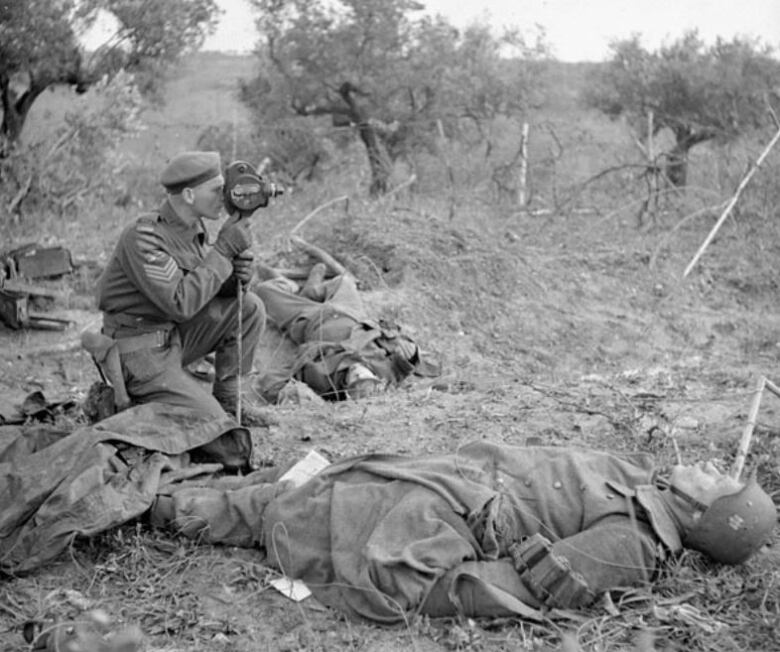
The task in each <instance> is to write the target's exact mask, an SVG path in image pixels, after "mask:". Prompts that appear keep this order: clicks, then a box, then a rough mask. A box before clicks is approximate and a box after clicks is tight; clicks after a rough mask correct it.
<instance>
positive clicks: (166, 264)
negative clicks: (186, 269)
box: [144, 254, 179, 283]
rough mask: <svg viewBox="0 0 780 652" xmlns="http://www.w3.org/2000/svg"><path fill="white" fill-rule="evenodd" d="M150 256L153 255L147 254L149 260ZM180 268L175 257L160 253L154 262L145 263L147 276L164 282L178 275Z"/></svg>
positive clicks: (168, 281)
mask: <svg viewBox="0 0 780 652" xmlns="http://www.w3.org/2000/svg"><path fill="white" fill-rule="evenodd" d="M149 258H151V256H147V260H148V259H149ZM178 269H179V268H178V267H177V265H176V263H175V262H174V261H173V258H171V257H170V256H167V255H165V254H158V256H156V257H155V260H154V262H149V263H144V272H145V273H146V276H147V277H148V278H149V279H150V280H152V281H161V282H163V283H170V282H171V281H172V280H173V277H174V276H176V272H177V271H178Z"/></svg>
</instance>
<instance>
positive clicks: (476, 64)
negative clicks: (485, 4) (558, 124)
mask: <svg viewBox="0 0 780 652" xmlns="http://www.w3.org/2000/svg"><path fill="white" fill-rule="evenodd" d="M250 1H251V2H252V4H253V5H254V7H255V8H256V9H257V11H258V14H259V19H258V28H259V31H260V34H261V35H262V40H261V43H260V47H259V48H258V56H259V58H260V61H261V68H262V72H261V73H260V75H259V76H258V78H257V79H255V80H253V81H252V82H251V83H247V84H245V85H244V88H243V99H244V100H245V102H246V103H247V104H248V105H249V106H250V107H251V108H252V109H253V111H254V112H255V114H256V115H257V116H258V118H259V119H262V120H264V121H265V122H266V123H267V122H268V120H269V119H278V118H280V117H283V116H297V117H298V118H306V117H309V118H311V117H312V116H328V117H329V118H330V120H331V121H332V123H333V124H334V125H336V126H342V127H350V128H351V129H353V130H354V132H355V133H356V134H357V136H358V137H359V138H360V141H361V142H362V144H363V146H364V147H365V151H366V154H367V160H368V165H369V167H370V171H371V182H370V187H369V192H370V194H371V195H372V196H376V195H381V194H383V193H384V192H386V191H387V190H388V183H389V175H390V169H391V165H392V162H393V160H395V159H396V158H398V157H399V156H403V155H404V154H408V153H409V152H410V149H412V148H414V147H424V146H430V144H431V142H432V141H433V135H434V134H435V133H436V130H437V129H442V128H443V129H451V130H454V129H455V128H456V127H457V126H458V124H459V123H460V122H461V121H463V120H465V119H470V120H472V121H474V122H475V123H478V124H481V123H482V122H483V121H485V120H489V119H490V118H492V117H494V116H495V115H496V114H497V113H502V112H504V113H513V112H517V111H520V110H522V107H523V106H524V105H525V103H526V101H527V97H528V95H529V92H530V90H529V81H528V79H526V78H524V77H523V74H522V72H520V68H519V67H517V66H514V67H511V66H506V65H505V59H506V57H507V56H512V55H514V56H515V57H528V58H532V57H533V56H535V55H536V54H539V53H541V52H542V51H543V50H540V49H536V44H535V45H534V46H533V47H529V46H527V45H526V44H525V42H524V41H523V39H522V38H520V36H519V35H518V34H517V33H516V32H505V33H504V34H502V35H501V36H493V35H492V34H491V32H490V30H489V29H488V28H487V27H484V26H482V27H480V26H473V27H471V28H469V29H466V30H464V31H459V30H457V29H455V28H454V27H453V26H452V25H451V24H449V23H448V22H447V21H446V20H445V19H443V18H442V17H429V16H426V15H422V14H421V11H422V9H423V8H424V7H423V5H422V4H420V3H418V2H415V1H414V0H332V1H326V0H250Z"/></svg>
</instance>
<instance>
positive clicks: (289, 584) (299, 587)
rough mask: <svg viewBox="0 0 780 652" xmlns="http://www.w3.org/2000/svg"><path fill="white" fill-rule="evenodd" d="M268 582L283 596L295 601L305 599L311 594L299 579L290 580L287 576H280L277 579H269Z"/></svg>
mask: <svg viewBox="0 0 780 652" xmlns="http://www.w3.org/2000/svg"><path fill="white" fill-rule="evenodd" d="M270 584H271V586H273V587H274V588H275V589H276V590H277V591H279V593H281V594H282V595H283V596H285V597H286V598H290V600H295V602H300V601H301V600H305V599H306V598H308V597H309V596H310V595H311V591H309V587H308V586H306V585H305V584H304V583H303V582H301V580H291V579H290V578H289V577H280V578H279V579H276V580H271V582H270Z"/></svg>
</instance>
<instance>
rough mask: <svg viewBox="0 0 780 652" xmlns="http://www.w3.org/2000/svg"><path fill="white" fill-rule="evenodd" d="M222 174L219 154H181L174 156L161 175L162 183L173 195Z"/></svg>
mask: <svg viewBox="0 0 780 652" xmlns="http://www.w3.org/2000/svg"><path fill="white" fill-rule="evenodd" d="M220 174H222V165H221V161H220V157H219V152H197V151H195V152H181V153H180V154H177V155H176V156H174V157H173V158H172V159H171V160H170V161H169V162H168V165H166V166H165V169H164V170H163V171H162V174H161V175H160V183H161V184H162V185H163V186H165V189H166V190H167V191H168V192H170V193H173V194H176V193H179V192H181V191H182V190H184V189H185V188H194V187H195V186H198V185H200V184H201V183H203V182H204V181H208V180H209V179H213V178H214V177H217V176H219V175H220Z"/></svg>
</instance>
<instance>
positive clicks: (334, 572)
mask: <svg viewBox="0 0 780 652" xmlns="http://www.w3.org/2000/svg"><path fill="white" fill-rule="evenodd" d="M269 480H271V478H270V477H269V475H268V473H267V472H265V473H264V474H262V475H261V476H256V478H255V479H254V480H253V479H252V478H251V477H250V478H248V479H247V484H246V485H245V486H242V487H241V488H225V489H224V490H222V489H220V488H219V487H218V486H212V487H208V488H206V487H186V486H182V487H181V488H179V489H178V490H176V489H174V490H171V491H170V492H168V493H167V494H166V495H162V496H160V497H159V498H158V501H157V503H156V505H155V506H154V508H153V510H152V517H153V520H154V521H155V522H156V523H158V524H164V525H166V526H168V527H172V528H173V529H174V530H176V531H177V532H181V533H183V534H185V535H187V536H192V537H197V538H199V539H203V540H205V541H209V542H224V543H228V544H230V545H240V546H248V547H254V546H260V547H262V548H264V549H265V551H266V554H267V555H268V557H269V561H270V563H271V564H273V565H276V566H277V567H279V568H280V569H281V570H282V571H283V572H284V573H286V574H287V575H289V576H291V577H295V578H300V579H302V580H303V581H305V582H306V583H307V584H308V585H309V586H310V588H311V589H312V591H313V593H314V594H315V596H316V597H317V598H318V599H319V600H320V601H322V602H324V603H326V604H329V605H331V606H333V607H335V608H338V609H341V610H342V611H345V612H347V613H348V614H350V615H352V616H358V617H363V618H369V619H372V620H376V621H382V622H400V621H402V620H403V619H404V618H406V617H407V616H408V614H409V613H427V614H430V615H433V616H444V615H453V614H456V613H459V614H462V615H472V616H496V615H507V614H514V615H521V616H528V617H534V615H536V616H538V615H539V610H544V609H554V608H566V609H570V608H579V607H586V606H588V605H589V604H591V603H593V602H594V601H595V600H596V599H597V598H598V597H599V596H600V595H601V594H602V593H604V592H606V591H611V590H613V589H618V588H626V587H629V586H636V585H641V584H644V583H648V582H651V581H652V580H653V578H654V577H655V576H656V573H657V571H658V570H659V569H660V568H661V567H662V565H663V563H664V561H665V560H666V559H669V558H671V557H673V556H675V555H677V554H678V553H680V552H681V551H682V550H683V549H684V548H691V549H695V550H698V551H700V552H702V553H704V554H706V555H708V556H709V557H711V558H712V559H714V560H715V561H717V562H722V563H728V564H739V563H742V562H744V561H746V560H747V559H749V558H750V556H751V555H753V554H754V553H755V552H756V551H757V550H758V549H759V548H760V547H761V546H762V545H763V544H764V543H765V542H766V541H767V540H768V539H769V537H770V535H771V532H772V529H773V527H774V526H775V524H776V522H777V512H776V508H775V505H774V503H773V501H772V499H771V498H770V497H769V496H768V495H767V494H766V493H765V492H764V491H763V490H762V489H761V488H760V487H759V486H758V485H757V484H756V482H755V480H749V481H748V482H745V483H743V482H741V481H738V480H735V479H734V478H732V477H730V476H727V475H725V474H722V473H720V472H719V471H718V470H717V469H716V468H715V466H713V465H711V464H698V465H693V466H682V465H678V466H675V467H673V468H672V469H671V472H670V473H668V474H662V473H659V471H658V469H656V468H655V465H654V462H653V460H652V458H651V457H650V456H649V455H644V454H641V455H633V456H630V457H622V456H617V455H613V454H610V453H605V452H600V451H593V450H582V449H575V448H569V447H535V446H534V447H523V448H519V447H512V446H507V445H495V444H489V443H486V442H476V443H473V444H467V445H465V446H463V447H461V448H459V449H458V451H457V452H456V453H453V454H449V455H430V456H425V457H404V456H398V455H364V456H360V457H356V458H350V459H347V460H344V461H341V462H336V463H334V464H331V465H330V466H328V467H326V468H325V469H324V470H323V471H321V472H320V473H319V474H318V475H317V476H315V477H314V478H312V479H311V480H309V481H308V482H306V483H305V484H302V485H301V486H298V487H293V486H290V485H288V484H287V483H285V482H276V483H273V482H269Z"/></svg>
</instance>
